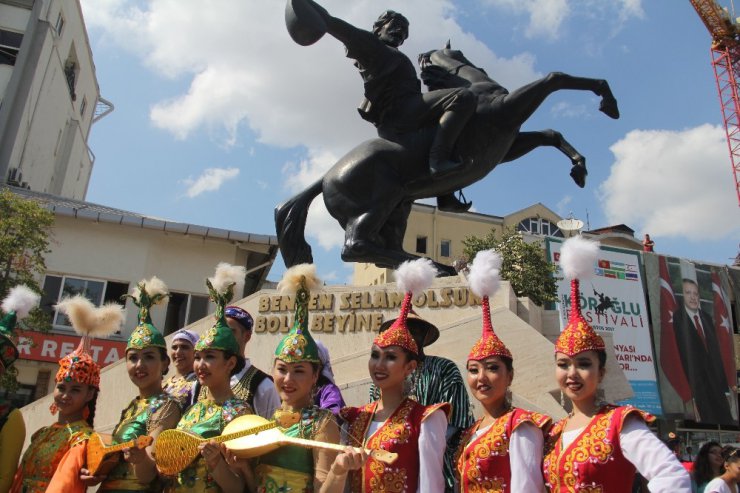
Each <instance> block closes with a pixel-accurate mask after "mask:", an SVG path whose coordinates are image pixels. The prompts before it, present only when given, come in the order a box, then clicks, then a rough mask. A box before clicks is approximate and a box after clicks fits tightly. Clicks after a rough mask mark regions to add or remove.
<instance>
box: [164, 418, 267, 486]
mask: <svg viewBox="0 0 740 493" xmlns="http://www.w3.org/2000/svg"><path fill="white" fill-rule="evenodd" d="M242 417H243V416H242ZM237 419H239V418H236V419H234V420H233V421H232V422H231V423H233V422H235V421H236V420H237ZM260 419H261V420H262V421H261V422H260V423H259V424H256V425H253V426H252V427H251V428H250V427H240V428H239V429H238V430H237V429H235V428H234V427H232V428H231V429H230V428H229V426H230V425H231V423H229V425H227V426H226V428H224V431H223V433H222V434H221V436H217V437H212V438H203V437H201V436H200V435H196V434H195V433H191V432H189V431H183V430H164V431H163V432H162V433H160V434H159V436H158V437H157V441H156V442H155V443H154V460H155V462H156V463H157V469H158V470H159V472H161V473H162V474H165V475H167V476H174V475H175V474H177V473H179V472H180V471H182V470H183V469H185V468H186V467H188V466H189V465H190V463H191V462H193V461H194V460H195V459H197V458H198V455H199V454H200V449H199V446H200V445H201V444H203V443H206V442H210V441H211V440H214V441H215V442H217V443H223V442H226V441H229V440H233V439H235V438H240V437H244V436H247V435H251V434H254V433H259V432H262V431H265V430H269V429H271V428H275V427H276V426H277V424H276V423H273V422H272V421H267V420H266V419H264V418H260ZM227 430H229V431H227ZM278 433H280V432H279V431H278Z"/></svg>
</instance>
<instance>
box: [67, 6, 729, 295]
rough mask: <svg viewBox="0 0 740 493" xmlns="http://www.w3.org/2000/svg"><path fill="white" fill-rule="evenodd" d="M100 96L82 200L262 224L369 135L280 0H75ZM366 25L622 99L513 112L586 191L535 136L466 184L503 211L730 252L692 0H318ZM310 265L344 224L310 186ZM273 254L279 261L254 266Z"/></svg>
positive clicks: (568, 99)
mask: <svg viewBox="0 0 740 493" xmlns="http://www.w3.org/2000/svg"><path fill="white" fill-rule="evenodd" d="M81 3H82V7H83V13H84V16H85V21H86V23H87V27H88V31H89V37H90V42H91V45H92V51H93V56H94V60H95V64H96V71H97V77H98V81H99V84H100V90H101V95H102V96H103V97H104V98H106V99H108V100H110V101H111V102H113V104H114V105H115V111H114V112H113V113H112V114H110V115H109V116H107V117H105V118H104V119H102V120H101V121H99V122H98V123H96V124H95V125H94V126H93V129H92V131H91V137H90V141H89V145H90V147H91V149H92V151H93V152H94V154H95V156H96V161H95V168H94V171H93V175H92V180H91V182H90V187H89V191H88V196H87V199H88V200H90V201H92V202H99V203H103V204H106V205H110V206H114V207H119V208H123V209H128V210H132V211H136V212H140V213H145V214H148V215H152V216H157V217H162V218H167V219H171V220H177V221H185V222H190V223H195V224H204V225H212V226H216V227H222V228H229V229H234V230H240V231H248V232H254V233H267V234H274V226H273V209H274V207H275V205H276V204H278V203H279V202H281V201H283V200H285V199H287V198H288V197H290V196H291V195H293V194H294V193H296V192H297V191H299V190H301V189H302V188H303V187H305V186H306V185H307V184H309V183H310V182H312V181H313V180H314V179H315V178H317V177H318V176H320V175H321V173H323V172H324V171H325V170H326V169H328V168H329V167H330V166H331V165H332V163H333V162H334V161H335V160H336V159H338V158H339V157H341V156H342V155H343V154H344V153H345V152H347V151H348V150H350V149H351V148H352V147H353V146H354V145H355V144H357V143H359V142H361V141H362V140H364V139H366V138H370V137H372V136H373V135H374V128H373V127H372V126H371V125H370V124H368V123H366V122H365V121H363V120H361V119H360V117H359V116H358V115H357V113H356V111H355V107H356V106H357V104H358V103H359V102H360V100H361V98H362V83H361V80H360V78H359V76H358V74H357V72H356V69H355V68H354V67H353V66H352V63H351V61H350V60H348V59H347V58H345V57H344V50H343V47H342V46H341V45H340V43H339V42H338V41H336V40H335V39H333V38H331V37H329V36H326V37H324V38H323V39H321V40H320V41H319V42H318V43H316V44H315V45H312V46H309V47H301V46H298V45H296V44H295V43H293V41H292V40H291V39H290V37H289V36H288V34H287V31H286V29H285V25H284V17H283V12H284V2H283V1H280V0H269V1H266V0H212V1H209V2H200V1H199V2H195V1H189V0H188V1H182V0H150V1H146V2H145V1H135V0H81ZM321 3H322V5H324V6H325V7H326V8H327V9H328V10H329V11H330V12H331V13H332V14H334V15H336V16H338V17H341V18H344V19H345V20H348V21H350V22H352V23H354V24H355V25H358V26H363V27H368V28H369V27H370V26H371V24H372V22H373V21H374V20H375V18H376V17H377V16H378V14H379V13H380V12H381V11H383V10H385V9H394V10H397V11H400V12H402V13H404V14H405V15H406V16H407V17H408V18H409V20H410V22H411V30H410V37H409V39H408V40H407V42H406V43H405V44H404V45H403V46H402V49H403V51H404V52H405V53H407V54H408V55H409V56H410V57H411V58H412V60H415V59H416V55H417V54H418V53H419V52H422V51H427V50H429V49H432V48H436V47H441V46H442V44H443V43H444V42H445V41H447V39H448V38H449V39H451V41H452V44H453V47H455V48H458V49H461V50H462V51H463V52H464V53H465V54H466V56H467V57H468V58H469V59H470V60H472V61H473V62H474V63H476V64H478V65H480V66H482V67H484V68H485V69H486V70H487V72H488V73H489V75H491V76H492V77H493V78H495V79H496V80H498V81H499V82H501V83H503V84H504V85H505V86H507V87H508V88H509V89H510V90H511V89H514V88H516V87H518V86H520V85H523V84H525V83H527V82H530V81H531V80H534V79H535V78H538V77H541V76H544V75H545V74H547V73H548V72H550V71H563V72H567V73H571V74H573V75H582V76H589V77H598V78H605V79H607V80H608V81H609V82H610V84H611V86H612V90H613V92H614V94H615V95H616V97H617V99H618V100H619V105H620V110H621V114H622V117H621V119H620V120H616V121H615V120H611V119H609V118H607V117H606V116H604V115H603V114H601V113H600V112H599V111H598V98H597V97H596V96H594V95H593V94H591V93H585V92H575V91H568V92H560V93H557V94H555V95H553V96H551V97H550V98H549V99H548V100H547V101H546V102H545V104H543V105H542V106H541V107H540V109H539V111H538V112H537V113H536V114H535V115H534V116H533V117H532V118H531V119H530V120H529V121H528V122H527V123H525V125H524V126H523V127H522V128H523V130H537V129H545V128H553V129H556V130H559V131H561V132H562V133H563V135H564V136H565V137H566V138H567V139H568V140H569V141H570V142H571V143H572V144H573V145H574V146H575V147H576V148H577V149H578V150H579V151H580V152H581V153H582V154H583V155H585V156H586V159H587V165H588V168H589V177H588V183H587V185H586V188H585V189H580V188H578V187H576V186H575V184H574V183H573V182H572V181H571V179H570V177H569V176H568V172H569V168H570V166H569V162H568V161H567V159H566V158H565V157H564V156H562V155H561V154H560V153H559V152H558V151H556V150H554V149H551V148H543V149H539V150H536V151H534V152H532V153H531V154H530V155H528V156H526V157H524V158H522V159H520V160H518V161H515V162H514V163H510V164H506V165H502V166H501V167H500V168H497V169H496V170H494V171H493V172H492V173H491V174H490V175H489V176H488V177H487V178H486V179H484V180H482V181H481V182H479V183H477V184H475V185H473V186H471V187H470V188H468V189H466V190H465V194H466V196H467V197H468V198H469V199H471V200H473V202H474V207H475V210H477V211H478V212H482V213H487V214H494V215H505V214H508V213H511V212H514V211H516V210H519V209H521V208H524V207H526V206H528V205H531V204H533V203H536V202H542V203H543V204H545V205H546V206H548V207H550V208H551V209H553V210H554V211H556V212H558V213H559V214H561V215H563V216H567V215H568V214H569V213H570V212H573V214H574V215H575V216H576V217H578V218H580V219H583V220H586V219H587V217H588V220H589V223H590V226H591V227H592V228H597V227H602V226H606V225H610V224H618V223H625V224H627V225H629V226H630V227H632V228H633V229H635V230H636V231H637V233H636V234H638V235H640V237H642V234H643V233H650V235H651V237H652V238H653V239H654V240H655V242H656V250H657V251H659V252H665V253H669V254H672V255H678V256H683V257H688V258H693V259H698V260H705V261H710V262H717V263H728V262H731V259H732V258H734V256H735V255H736V254H737V253H738V240H740V209H739V208H738V204H737V200H736V196H735V191H734V183H733V177H732V168H731V165H730V160H729V156H728V152H727V144H726V141H725V136H724V129H723V128H722V127H721V113H720V107H719V99H718V95H717V89H716V85H715V80H714V74H713V71H712V67H711V64H710V56H709V46H710V38H709V34H708V32H707V31H706V28H705V27H704V25H703V24H702V23H701V21H700V20H699V18H698V16H697V14H696V13H695V12H694V10H693V8H692V7H691V4H690V3H689V1H688V0H680V1H679V0H649V1H648V0H457V1H454V2H452V1H447V0H324V1H323V2H321ZM307 233H308V234H307V237H308V239H309V242H310V243H311V244H312V245H313V248H314V256H315V261H316V263H317V266H318V270H319V273H320V275H322V276H323V277H324V279H325V280H327V281H328V282H339V283H342V282H347V279H348V277H349V276H350V274H351V266H348V265H343V264H342V262H341V260H340V259H339V246H340V245H341V241H342V231H341V229H340V228H339V226H338V225H336V224H335V223H334V222H333V220H332V219H331V218H330V217H328V215H327V214H326V211H325V209H324V208H323V206H322V204H321V201H320V200H317V201H315V204H314V206H313V207H312V210H311V214H310V221H309V228H308V231H307ZM282 270H283V265H282V261H281V260H279V261H278V262H277V263H276V266H275V268H274V269H273V271H272V273H271V275H270V278H272V279H277V278H279V276H280V273H281V272H282Z"/></svg>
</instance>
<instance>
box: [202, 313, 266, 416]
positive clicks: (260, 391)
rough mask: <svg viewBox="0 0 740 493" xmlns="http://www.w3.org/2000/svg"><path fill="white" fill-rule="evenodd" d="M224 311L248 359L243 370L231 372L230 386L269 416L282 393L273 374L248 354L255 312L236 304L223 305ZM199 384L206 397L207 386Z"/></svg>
mask: <svg viewBox="0 0 740 493" xmlns="http://www.w3.org/2000/svg"><path fill="white" fill-rule="evenodd" d="M224 315H225V316H226V323H227V324H228V326H229V327H230V328H231V330H232V332H233V333H234V337H235V338H236V342H237V344H238V345H239V353H240V354H241V355H243V356H245V359H246V364H245V365H244V368H243V369H242V371H240V372H239V373H236V374H234V375H232V376H231V390H232V391H233V392H234V395H235V396H236V397H238V398H240V399H244V400H245V401H247V402H248V403H249V405H250V406H252V409H254V412H255V413H256V414H259V415H260V416H262V417H263V418H265V419H270V418H272V415H273V413H274V412H275V409H277V408H278V407H280V396H279V395H278V393H277V390H275V385H274V384H273V382H272V377H270V375H268V374H267V373H265V372H263V371H262V370H260V369H259V368H257V367H256V366H254V365H253V364H252V363H251V362H250V361H249V358H247V357H246V354H245V351H246V348H247V343H248V342H249V340H250V339H251V338H252V327H253V326H254V320H253V319H252V315H250V314H249V312H248V311H246V310H245V309H243V308H240V307H238V306H234V305H230V306H227V307H226V308H225V309H224ZM197 388H198V393H197V394H196V395H198V400H202V399H204V398H205V397H206V396H207V392H208V390H207V389H205V388H201V386H200V385H199V384H198V385H197Z"/></svg>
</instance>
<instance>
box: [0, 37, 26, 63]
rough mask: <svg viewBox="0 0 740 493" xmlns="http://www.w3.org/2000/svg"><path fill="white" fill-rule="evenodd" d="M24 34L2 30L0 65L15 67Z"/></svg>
mask: <svg viewBox="0 0 740 493" xmlns="http://www.w3.org/2000/svg"><path fill="white" fill-rule="evenodd" d="M21 41H23V34H21V33H16V32H13V31H6V30H5V29H0V65H15V61H16V59H17V58H18V52H19V51H20V49H21Z"/></svg>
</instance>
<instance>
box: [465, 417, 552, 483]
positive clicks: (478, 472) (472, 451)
mask: <svg viewBox="0 0 740 493" xmlns="http://www.w3.org/2000/svg"><path fill="white" fill-rule="evenodd" d="M550 421H551V420H550V417H549V416H545V415H543V414H539V413H535V412H530V411H526V410H524V409H519V408H514V409H512V410H511V411H509V412H508V413H506V414H504V415H503V416H501V417H500V418H498V419H497V420H496V421H494V422H493V424H491V426H490V428H489V429H488V431H486V432H485V433H483V434H482V435H480V436H479V437H478V438H473V436H474V435H475V432H476V431H477V430H478V427H479V426H480V423H481V420H478V421H477V422H476V423H475V424H474V425H473V426H471V427H470V428H468V429H467V430H465V432H464V433H463V435H462V437H461V439H460V446H459V447H458V449H457V453H456V455H455V457H456V463H457V475H458V480H459V481H460V492H461V493H485V492H490V493H510V492H511V481H510V480H511V464H510V463H509V440H510V438H511V434H512V433H513V432H514V430H516V429H517V428H518V427H519V425H521V424H522V423H532V424H533V425H535V426H537V427H538V428H540V429H545V428H546V427H547V426H548V425H549V424H550Z"/></svg>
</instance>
